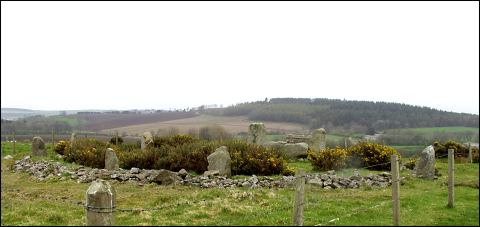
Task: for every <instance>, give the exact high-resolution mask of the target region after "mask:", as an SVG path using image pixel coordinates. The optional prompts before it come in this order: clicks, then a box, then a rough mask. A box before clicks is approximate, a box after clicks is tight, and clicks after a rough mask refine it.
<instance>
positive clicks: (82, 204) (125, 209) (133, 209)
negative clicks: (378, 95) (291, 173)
mask: <svg viewBox="0 0 480 227" xmlns="http://www.w3.org/2000/svg"><path fill="white" fill-rule="evenodd" d="M447 156H448V154H444V155H439V156H437V157H436V158H443V157H447ZM391 163H392V161H389V162H384V163H380V164H375V165H369V166H364V167H360V168H356V169H370V168H372V167H377V166H382V165H387V164H391ZM391 177H392V179H391V183H395V182H399V181H400V180H401V179H393V178H394V176H393V174H392V175H391ZM298 178H303V179H305V176H295V179H298ZM8 190H9V189H6V188H4V187H3V186H2V191H8ZM17 194H21V193H19V192H17ZM24 196H26V198H27V197H28V195H24ZM46 199H53V200H54V201H60V202H62V203H67V204H72V205H75V206H80V207H82V208H85V209H89V208H91V207H89V206H88V205H87V204H86V202H85V201H78V200H72V199H68V198H65V197H55V198H53V197H50V198H46ZM209 202H210V201H208V200H205V199H203V200H199V201H190V200H187V201H178V202H174V203H172V204H166V205H162V206H155V207H131V208H129V207H113V208H114V209H113V211H117V212H145V211H160V210H164V209H166V208H174V207H178V206H183V205H188V206H192V205H196V204H203V205H207V204H208V203H209ZM388 202H391V201H383V202H380V203H378V204H375V205H373V206H369V207H361V208H357V209H354V210H353V211H351V212H348V213H347V214H344V215H341V216H339V217H335V218H329V221H326V222H322V223H319V224H316V225H315V226H324V225H329V224H334V223H335V222H337V221H339V220H342V219H345V218H349V217H351V216H353V215H357V214H360V213H363V212H367V211H369V210H371V209H375V208H379V207H383V206H385V205H386V204H388ZM282 203H284V204H288V205H287V206H281V207H275V208H274V209H275V211H276V212H278V211H285V210H293V209H294V208H293V207H294V205H293V202H292V200H288V201H282ZM300 205H302V206H303V205H304V206H305V207H307V208H308V207H311V206H316V205H317V204H315V203H312V201H306V202H303V203H301V204H300ZM272 208H273V207H272ZM113 211H112V212H113ZM263 211H264V212H265V213H268V212H271V211H270V210H268V209H264V210H263ZM264 215H265V214H264V213H263V212H257V213H255V214H254V216H264ZM327 220H328V219H327Z"/></svg>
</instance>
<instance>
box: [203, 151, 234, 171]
mask: <svg viewBox="0 0 480 227" xmlns="http://www.w3.org/2000/svg"><path fill="white" fill-rule="evenodd" d="M207 160H208V171H211V170H218V172H219V174H220V175H223V176H225V175H226V176H231V175H232V169H231V166H230V165H231V161H232V159H231V158H230V153H228V151H227V147H226V146H221V147H219V148H217V149H216V150H215V152H213V153H212V154H210V155H209V156H208V157H207Z"/></svg>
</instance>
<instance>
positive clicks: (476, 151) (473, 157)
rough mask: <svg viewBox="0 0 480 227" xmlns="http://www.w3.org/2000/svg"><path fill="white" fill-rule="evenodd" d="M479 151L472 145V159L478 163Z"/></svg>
mask: <svg viewBox="0 0 480 227" xmlns="http://www.w3.org/2000/svg"><path fill="white" fill-rule="evenodd" d="M478 159H479V152H478V148H477V147H472V161H473V162H474V163H478Z"/></svg>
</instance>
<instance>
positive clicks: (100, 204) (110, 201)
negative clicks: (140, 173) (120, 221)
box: [85, 179, 116, 226]
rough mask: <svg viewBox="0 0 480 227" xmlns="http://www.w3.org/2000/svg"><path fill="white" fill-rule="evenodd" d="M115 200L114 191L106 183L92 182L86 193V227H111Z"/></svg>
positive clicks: (98, 180)
mask: <svg viewBox="0 0 480 227" xmlns="http://www.w3.org/2000/svg"><path fill="white" fill-rule="evenodd" d="M115 200H116V192H115V189H114V188H113V187H112V186H110V184H109V183H108V181H105V180H101V179H97V180H95V181H93V182H92V184H91V185H90V187H89V188H88V190H87V193H86V203H85V204H86V207H85V209H86V212H87V226H112V225H113V224H114V216H113V212H114V211H115V205H116V204H115Z"/></svg>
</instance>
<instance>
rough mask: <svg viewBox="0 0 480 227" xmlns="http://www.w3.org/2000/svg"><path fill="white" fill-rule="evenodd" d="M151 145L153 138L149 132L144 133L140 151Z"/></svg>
mask: <svg viewBox="0 0 480 227" xmlns="http://www.w3.org/2000/svg"><path fill="white" fill-rule="evenodd" d="M150 144H153V136H152V133H150V132H144V133H143V135H142V138H141V145H140V146H141V149H142V151H144V150H145V148H147V146H148V145H150Z"/></svg>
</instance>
